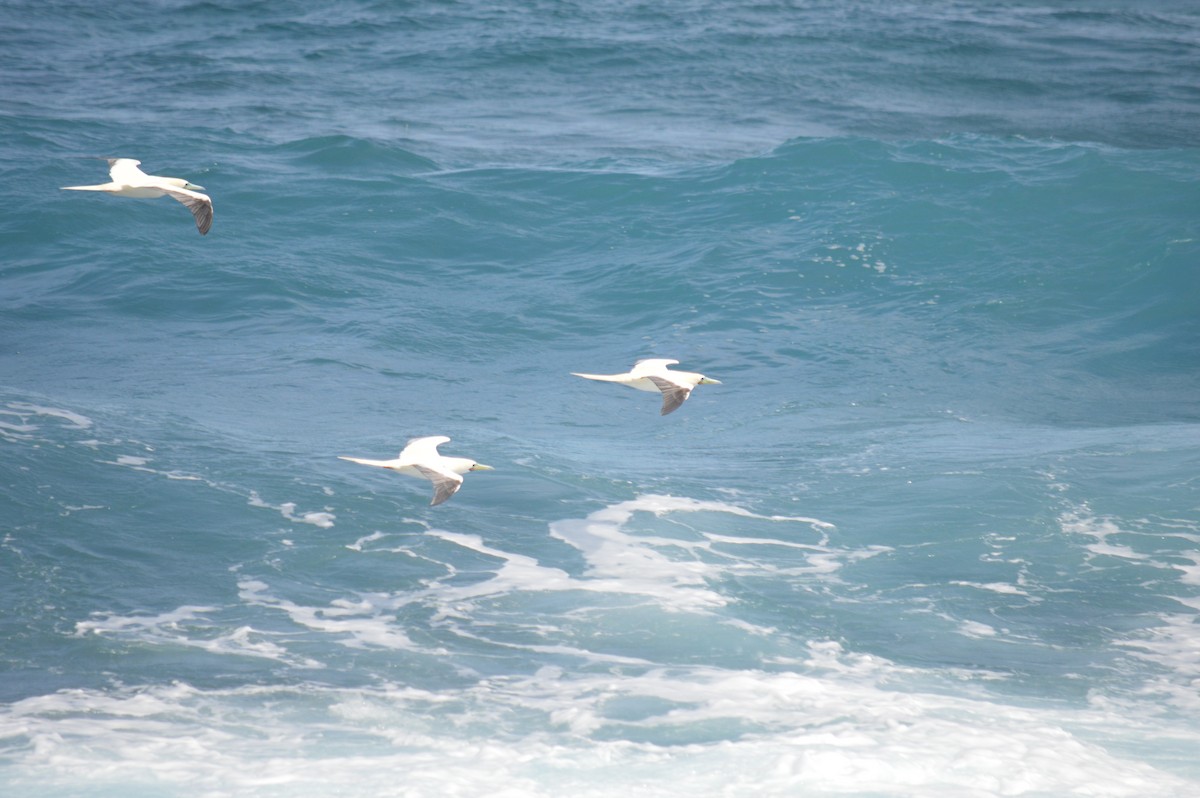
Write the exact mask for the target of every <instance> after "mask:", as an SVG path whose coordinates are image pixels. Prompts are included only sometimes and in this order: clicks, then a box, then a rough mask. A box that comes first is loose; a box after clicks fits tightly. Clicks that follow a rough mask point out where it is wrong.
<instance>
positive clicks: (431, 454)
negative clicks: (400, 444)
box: [400, 435, 450, 460]
mask: <svg viewBox="0 0 1200 798" xmlns="http://www.w3.org/2000/svg"><path fill="white" fill-rule="evenodd" d="M449 442H450V439H449V438H447V437H446V436H445V435H430V436H428V437H425V438H413V439H412V440H410V441H409V442H408V443H406V444H404V449H402V450H401V451H400V457H402V458H404V459H406V460H436V459H437V458H439V457H441V455H440V454H438V450H437V447H439V446H441V445H442V444H443V443H449Z"/></svg>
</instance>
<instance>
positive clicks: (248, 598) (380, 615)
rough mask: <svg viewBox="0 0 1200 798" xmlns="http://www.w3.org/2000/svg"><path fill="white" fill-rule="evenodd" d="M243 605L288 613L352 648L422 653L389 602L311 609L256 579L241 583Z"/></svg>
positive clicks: (373, 600)
mask: <svg viewBox="0 0 1200 798" xmlns="http://www.w3.org/2000/svg"><path fill="white" fill-rule="evenodd" d="M238 588H239V595H240V597H241V599H242V601H243V602H245V603H246V604H247V605H250V606H254V607H266V608H268V609H273V610H278V611H280V612H283V613H285V614H286V615H287V616H288V617H289V618H290V619H291V620H292V622H293V623H296V624H298V625H299V626H302V627H305V628H307V629H311V630H313V631H317V632H321V633H322V634H325V635H329V636H331V637H332V638H333V639H335V640H336V641H337V642H339V643H340V644H342V645H344V646H348V647H350V648H367V647H375V648H385V649H397V650H418V649H419V647H418V646H417V645H416V644H414V643H413V641H412V640H411V639H409V637H408V635H406V634H405V633H404V631H403V630H402V629H400V628H399V627H398V626H397V625H396V623H395V618H394V617H392V616H390V615H388V614H387V611H388V609H389V603H390V602H388V601H387V600H386V598H383V599H382V600H381V599H380V598H379V597H375V598H372V597H362V598H360V599H358V600H357V601H350V600H347V599H338V600H335V601H334V602H332V603H331V604H330V605H329V606H325V607H309V606H305V605H302V604H298V603H296V602H294V601H290V600H288V599H283V598H279V597H278V596H275V595H272V594H271V593H270V587H269V586H268V585H267V584H266V583H265V582H261V581H259V580H256V579H244V580H242V581H240V582H239V583H238Z"/></svg>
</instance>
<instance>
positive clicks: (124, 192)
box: [63, 158, 213, 235]
mask: <svg viewBox="0 0 1200 798" xmlns="http://www.w3.org/2000/svg"><path fill="white" fill-rule="evenodd" d="M140 163H141V161H135V160H134V159H133V158H109V159H108V167H109V169H108V176H109V177H110V178H112V180H111V182H108V183H100V184H98V185H95V186H63V190H65V191H103V192H104V193H106V194H112V195H113V196H115V197H132V198H133V199H154V198H156V197H162V196H168V197H170V198H171V199H174V200H178V201H179V202H182V203H183V204H184V205H185V206H186V207H187V209H188V210H189V211H191V212H192V216H194V217H195V219H196V229H197V230H199V231H200V235H207V234H208V231H209V229H210V228H211V227H212V222H213V209H212V200H211V199H209V197H208V195H207V194H201V193H200V191H201V190H203V189H204V186H197V185H194V184H192V183H189V182H188V181H186V180H184V179H183V178H182V177H160V176H159V175H148V174H146V173H145V172H143V171H142V170H141V169H139V168H138V165H139V164H140Z"/></svg>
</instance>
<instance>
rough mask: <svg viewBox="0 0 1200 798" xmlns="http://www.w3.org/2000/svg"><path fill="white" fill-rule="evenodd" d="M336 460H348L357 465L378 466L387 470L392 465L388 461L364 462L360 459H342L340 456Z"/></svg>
mask: <svg viewBox="0 0 1200 798" xmlns="http://www.w3.org/2000/svg"><path fill="white" fill-rule="evenodd" d="M338 459H339V460H349V461H350V462H351V463H358V464H359V465H369V466H378V467H379V468H388V467H389V466H391V465H392V463H391V462H390V461H388V460H364V459H363V458H361V457H342V456H341V455H338Z"/></svg>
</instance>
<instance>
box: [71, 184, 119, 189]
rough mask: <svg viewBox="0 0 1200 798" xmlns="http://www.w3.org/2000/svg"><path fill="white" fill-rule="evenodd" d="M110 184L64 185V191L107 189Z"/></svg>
mask: <svg viewBox="0 0 1200 798" xmlns="http://www.w3.org/2000/svg"><path fill="white" fill-rule="evenodd" d="M108 186H109V184H101V185H99V186H63V187H62V190H63V191H107V190H108Z"/></svg>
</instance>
